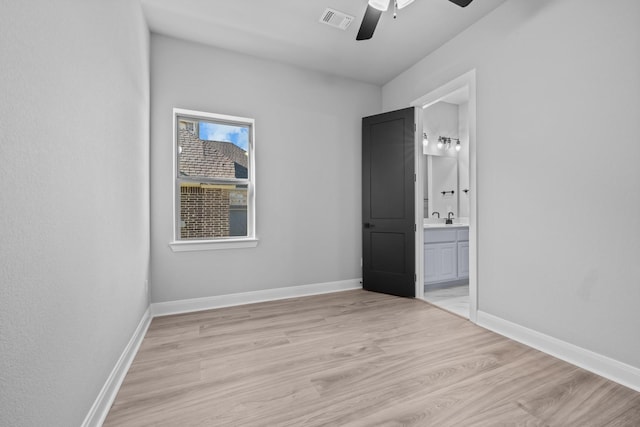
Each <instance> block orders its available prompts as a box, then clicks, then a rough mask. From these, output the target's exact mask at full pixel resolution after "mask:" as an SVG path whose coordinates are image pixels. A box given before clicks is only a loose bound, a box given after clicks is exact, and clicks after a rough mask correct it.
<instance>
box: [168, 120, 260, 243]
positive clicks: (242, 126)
mask: <svg viewBox="0 0 640 427" xmlns="http://www.w3.org/2000/svg"><path fill="white" fill-rule="evenodd" d="M173 113H174V132H175V137H174V148H175V150H174V152H175V167H174V170H175V173H174V178H175V198H174V199H175V211H174V212H175V214H174V216H175V221H174V224H175V226H174V230H175V231H174V242H172V244H171V247H172V249H173V250H174V251H183V250H200V249H217V248H228V247H253V246H256V244H257V240H256V238H255V183H254V170H255V169H254V168H255V159H254V120H253V119H248V118H244V117H233V116H225V115H220V114H211V113H203V112H199V111H190V110H182V109H177V108H176V109H174V110H173Z"/></svg>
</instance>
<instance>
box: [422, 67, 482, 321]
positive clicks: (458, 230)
mask: <svg viewBox="0 0 640 427" xmlns="http://www.w3.org/2000/svg"><path fill="white" fill-rule="evenodd" d="M438 103H441V104H440V105H436V104H438ZM411 105H412V106H414V107H416V111H415V114H416V116H415V121H416V127H417V132H416V140H415V152H416V158H415V170H416V186H415V200H416V203H415V215H416V219H417V221H416V222H417V223H420V222H421V221H423V222H422V224H421V225H422V226H423V227H422V230H419V232H418V233H416V239H415V241H416V242H415V243H416V251H415V253H416V257H415V263H416V276H417V277H418V278H419V279H418V280H417V282H416V290H415V295H416V298H420V299H423V300H426V301H428V302H430V303H432V304H434V305H439V306H441V307H442V308H444V309H445V310H449V311H452V312H454V313H456V314H458V315H461V316H463V317H468V318H469V320H471V321H472V322H474V323H475V322H476V319H477V310H478V303H477V296H478V278H477V236H478V221H477V193H476V188H477V172H476V153H477V140H476V82H475V70H472V71H470V72H468V73H466V74H464V75H462V76H460V77H458V78H456V79H454V80H452V81H451V82H449V83H446V84H445V85H443V86H441V87H439V88H438V89H436V90H434V91H432V92H430V93H428V94H426V95H424V96H422V97H420V98H418V99H417V100H415V101H414V102H412V103H411ZM447 105H449V106H451V108H453V106H456V107H457V109H458V111H459V113H460V116H459V117H460V121H465V122H466V123H465V125H466V126H465V128H466V134H464V135H463V134H462V132H460V131H459V130H458V129H456V131H455V132H453V131H450V132H448V131H447V130H446V129H445V130H440V129H437V130H434V126H430V128H431V129H430V130H429V132H428V133H427V135H425V132H423V130H424V129H425V124H426V123H425V114H426V112H427V110H428V109H429V108H430V107H437V108H440V109H442V108H441V107H442V106H447ZM437 108H434V110H437ZM445 108H448V107H445ZM460 129H462V127H460ZM429 133H431V135H430V134H429ZM425 137H426V138H425ZM439 142H440V143H442V144H438V143H439ZM458 143H459V144H461V145H462V146H463V147H464V144H466V145H467V146H466V147H464V148H463V149H464V150H467V153H468V156H467V159H468V160H466V161H467V162H468V166H467V165H463V166H464V167H466V168H467V170H468V174H466V173H465V172H464V171H463V173H462V174H460V173H459V172H458V171H456V172H455V173H450V175H453V176H456V177H458V183H457V184H456V185H453V184H451V183H448V184H447V185H449V186H451V188H448V187H447V188H446V189H445V188H444V187H443V188H440V187H439V186H437V185H433V181H434V180H432V181H431V182H429V180H428V176H427V171H428V170H429V168H428V166H427V164H429V165H430V166H431V167H432V168H433V167H434V164H433V163H434V162H433V160H434V159H438V162H437V163H441V162H440V161H439V160H440V158H447V157H449V158H454V157H456V156H457V154H456V153H452V152H448V150H455V149H456V145H458ZM458 148H460V147H458ZM434 150H435V151H434ZM418 153H420V155H418ZM423 153H426V154H430V155H432V157H430V158H429V156H427V155H425V154H423ZM446 153H449V155H446ZM442 163H445V162H442ZM431 170H433V169H431ZM460 184H462V185H460ZM465 190H466V191H465ZM451 191H453V193H451ZM436 203H438V204H436ZM434 207H436V208H435V209H434ZM435 213H438V215H436V214H435ZM432 214H434V215H432ZM446 216H449V217H450V218H452V222H453V223H452V224H445V219H444V218H443V217H446ZM438 217H440V218H438ZM447 222H448V221H447ZM425 226H426V227H427V228H425ZM425 230H427V231H426V233H425ZM440 230H442V231H440ZM434 231H435V233H433V232H434ZM425 236H426V239H425ZM425 245H426V246H425ZM425 249H426V250H425ZM467 260H468V261H467ZM425 264H426V265H425ZM434 266H437V267H434ZM467 268H468V270H467ZM436 270H438V271H436ZM425 278H426V283H427V284H428V286H427V293H426V297H425ZM430 291H433V293H432V292H430ZM466 295H468V296H466ZM467 299H468V300H467ZM443 300H444V301H446V300H448V302H446V303H443V302H442V301H443ZM467 301H468V302H467ZM447 304H449V306H447ZM465 304H466V306H465ZM466 307H468V309H467V308H466ZM461 310H462V311H461Z"/></svg>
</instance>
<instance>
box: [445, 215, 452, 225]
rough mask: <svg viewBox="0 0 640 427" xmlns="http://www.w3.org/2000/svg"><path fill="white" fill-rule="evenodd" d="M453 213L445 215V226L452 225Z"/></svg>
mask: <svg viewBox="0 0 640 427" xmlns="http://www.w3.org/2000/svg"><path fill="white" fill-rule="evenodd" d="M452 217H453V212H449V213H448V214H447V220H446V221H445V224H453V218H452Z"/></svg>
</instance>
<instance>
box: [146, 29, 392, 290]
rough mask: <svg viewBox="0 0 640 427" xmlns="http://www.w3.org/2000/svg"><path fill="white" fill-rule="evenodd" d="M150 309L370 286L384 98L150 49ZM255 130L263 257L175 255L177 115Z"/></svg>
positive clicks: (193, 47)
mask: <svg viewBox="0 0 640 427" xmlns="http://www.w3.org/2000/svg"><path fill="white" fill-rule="evenodd" d="M151 91H152V93H153V97H152V106H151V135H152V137H151V260H152V261H151V266H152V273H151V276H152V301H153V302H162V301H172V300H179V299H186V298H197V297H209V296H216V295H224V294H231V293H237V292H247V291H255V290H264V289H270V288H280V287H288V286H296V285H306V284H313V283H323V282H331V281H338V280H348V279H354V278H358V277H361V269H360V257H361V229H360V222H361V218H360V216H361V212H360V206H361V201H360V195H361V189H360V186H361V177H360V173H361V169H360V162H361V160H360V152H361V150H360V134H361V118H362V117H363V116H366V115H371V114H375V113H379V112H380V107H381V103H382V101H381V90H380V87H379V86H375V85H370V84H364V83H360V82H357V81H354V80H348V79H344V78H340V77H334V76H330V75H327V74H322V73H318V72H313V71H308V70H304V69H300V68H295V67H292V66H290V65H284V64H279V63H276V62H270V61H265V60H262V59H257V58H253V57H249V56H244V55H240V54H236V53H232V52H229V51H224V50H220V49H216V48H211V47H205V46H204V45H198V44H194V43H187V42H183V41H179V40H177V39H172V38H169V37H165V36H161V35H152V37H151ZM174 107H177V108H187V109H192V110H200V111H206V112H212V113H220V114H229V115H234V116H242V117H252V118H254V119H255V120H256V176H257V184H256V190H257V191H256V194H257V197H256V206H257V208H256V211H257V217H256V218H257V219H256V221H257V224H256V226H257V235H258V238H259V239H260V242H259V244H258V247H256V248H251V249H233V250H214V251H200V252H182V253H174V252H172V251H171V249H170V248H169V246H168V244H169V242H170V241H171V240H172V237H173V236H172V221H173V195H172V191H173V176H172V174H173V172H172V162H173V157H172V156H173V149H172V135H173V129H172V108H174Z"/></svg>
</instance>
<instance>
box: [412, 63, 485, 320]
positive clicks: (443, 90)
mask: <svg viewBox="0 0 640 427" xmlns="http://www.w3.org/2000/svg"><path fill="white" fill-rule="evenodd" d="M464 88H466V89H467V90H468V91H469V190H470V194H469V320H471V321H472V322H473V323H476V322H477V318H478V316H477V313H478V199H477V168H476V153H477V151H478V141H477V140H476V71H475V69H474V70H471V71H469V72H467V73H465V74H463V75H462V76H460V77H458V78H456V79H453V80H452V81H450V82H449V83H446V84H444V85H442V86H440V87H439V88H437V89H435V90H433V91H431V92H429V93H428V94H426V95H424V96H422V97H420V98H418V99H416V100H415V101H413V102H412V103H411V106H412V107H416V109H415V111H416V113H415V114H416V118H415V121H416V132H415V136H416V137H415V153H416V155H415V156H414V157H415V170H416V185H415V215H416V224H419V225H418V230H417V233H416V239H415V241H416V260H415V263H416V276H417V280H416V298H420V299H424V232H423V230H424V228H423V227H422V218H424V202H423V200H422V199H423V198H424V196H423V194H424V188H423V187H424V175H425V171H424V170H423V168H422V161H421V160H422V129H423V123H422V113H423V109H425V108H426V107H428V106H430V105H432V104H435V103H436V102H438V101H440V100H441V99H443V98H444V97H446V96H447V95H449V94H451V93H452V92H455V91H457V90H460V89H464Z"/></svg>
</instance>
